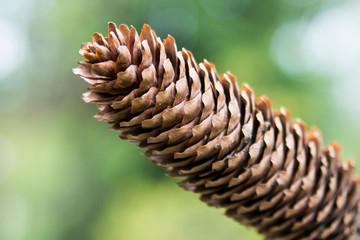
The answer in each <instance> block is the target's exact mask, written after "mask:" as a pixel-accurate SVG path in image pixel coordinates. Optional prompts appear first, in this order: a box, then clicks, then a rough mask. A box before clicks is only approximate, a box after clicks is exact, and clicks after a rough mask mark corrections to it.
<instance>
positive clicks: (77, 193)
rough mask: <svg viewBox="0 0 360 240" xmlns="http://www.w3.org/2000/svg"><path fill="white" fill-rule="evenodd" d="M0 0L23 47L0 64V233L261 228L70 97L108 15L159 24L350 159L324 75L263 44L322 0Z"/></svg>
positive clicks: (342, 120)
mask: <svg viewBox="0 0 360 240" xmlns="http://www.w3.org/2000/svg"><path fill="white" fill-rule="evenodd" d="M2 1H5V3H4V4H5V9H6V10H1V11H10V10H12V12H13V14H12V15H11V14H7V15H3V16H5V17H3V18H4V19H5V20H6V19H7V20H9V21H13V22H14V23H16V24H18V25H19V26H21V29H22V30H23V31H24V32H23V34H24V36H22V37H24V39H26V41H27V50H26V60H25V61H24V63H23V64H21V66H19V68H18V69H17V70H16V71H15V72H14V73H13V74H11V75H10V76H8V77H5V78H2V77H1V72H0V83H2V86H0V115H1V117H0V119H1V124H0V164H2V166H0V168H1V169H2V170H0V175H1V174H3V175H2V176H4V177H1V178H0V184H1V190H0V239H9V240H15V239H24V240H25V239H26V240H30V239H33V240H35V239H46V240H58V239H110V240H111V239H157V240H165V239H175V240H177V239H179V240H180V239H189V240H191V239H193V240H195V239H209V240H210V239H214V240H215V239H254V240H255V239H261V237H260V236H259V235H257V234H256V233H255V232H254V231H253V230H251V229H247V228H245V227H243V226H240V225H239V224H238V223H235V222H234V221H232V220H231V219H228V218H226V217H224V216H222V215H223V211H222V210H217V209H213V208H209V207H208V206H206V205H205V204H203V203H202V202H200V201H199V200H198V199H197V198H198V197H197V196H196V195H195V194H192V193H189V192H185V191H183V190H182V189H180V188H178V187H177V186H176V184H175V183H176V182H177V181H179V180H178V179H175V180H174V179H170V178H168V177H166V176H165V172H164V171H163V170H162V169H160V168H158V167H156V166H154V165H152V164H151V163H150V161H149V160H148V159H147V158H146V157H144V156H143V155H141V152H142V150H140V149H138V148H136V147H135V146H133V145H132V144H130V143H128V142H125V141H120V140H119V139H118V138H117V137H116V133H115V132H113V131H110V130H108V126H107V125H106V124H105V123H99V122H96V120H95V119H93V118H91V116H92V115H94V114H95V113H96V107H95V106H94V105H91V104H85V103H83V101H82V100H81V99H80V96H81V93H82V92H84V91H85V88H86V87H87V84H86V83H85V82H84V81H82V80H81V79H80V78H79V77H76V76H74V75H73V74H72V72H71V68H73V67H76V61H80V60H81V57H80V55H79V54H78V50H79V48H80V44H81V43H82V42H86V41H90V40H91V34H92V33H93V32H101V33H104V34H106V33H107V29H106V28H107V24H106V23H107V22H108V21H113V22H115V23H117V24H121V23H125V24H128V25H133V26H135V27H136V28H137V29H138V31H140V29H141V27H142V25H143V24H144V23H149V24H150V25H151V27H152V28H153V29H154V30H155V31H156V33H157V34H158V35H159V36H160V37H162V38H164V37H166V36H167V34H171V35H172V36H174V37H175V39H176V41H177V44H178V47H179V48H182V47H185V48H187V49H188V50H191V51H192V52H193V54H194V56H195V58H196V60H197V61H198V62H200V61H202V59H204V58H206V59H207V60H209V61H211V62H213V63H214V64H215V66H216V67H217V70H218V72H219V74H221V73H223V72H225V71H228V70H230V71H231V72H232V73H233V74H234V75H236V76H237V78H238V82H239V84H242V83H244V82H247V83H249V84H250V86H251V87H252V88H253V89H254V90H255V93H256V94H257V95H261V94H267V95H268V96H269V97H270V99H271V100H272V101H273V103H274V107H275V108H277V109H278V108H279V107H280V106H285V107H286V108H288V109H290V111H291V112H292V115H293V116H295V117H297V116H299V117H301V118H302V119H303V120H304V121H305V122H307V123H308V124H309V126H313V125H317V126H318V127H319V128H320V129H321V130H322V132H323V135H324V141H325V143H328V142H329V140H332V139H337V140H338V141H339V142H341V143H342V144H343V149H344V150H345V152H346V156H353V157H354V158H356V159H358V160H359V159H360V151H359V149H358V146H357V145H358V141H357V140H355V137H356V136H357V135H359V133H360V128H359V126H358V124H357V120H356V119H355V117H354V116H350V115H349V114H348V113H346V112H344V111H342V109H341V108H338V107H336V104H335V103H334V100H333V99H332V95H331V93H330V91H329V85H330V84H329V81H328V80H327V79H326V78H324V77H322V76H318V75H312V74H305V75H288V74H284V73H283V71H281V69H280V68H279V67H278V66H277V65H276V63H275V62H274V61H273V60H272V58H271V56H270V54H269V52H270V51H269V47H270V43H271V39H272V36H273V34H274V32H275V31H276V29H277V28H279V27H280V26H281V25H282V24H283V23H286V22H290V21H296V20H299V19H300V18H302V17H303V16H306V17H307V18H311V17H312V16H314V15H316V14H317V12H318V11H320V9H321V8H322V7H324V6H325V5H327V6H328V5H331V4H335V3H334V2H333V1H313V0H312V1H310V0H304V1H292V0H267V1H260V0H238V1H235V0H223V1H217V0H184V1H165V0H154V1H145V0H132V1H130V0H121V1H116V0H101V1H100V0H94V1H86V0H78V1H73V0H61V1H60V0H59V1H56V0H32V1H26V0H15V1H10V0H2ZM0 2H1V1H0ZM25 2H27V3H26V7H24V8H21V11H24V13H18V12H17V10H16V9H20V8H18V7H17V6H21V5H22V4H25ZM4 4H2V6H4ZM1 11H0V13H1ZM10 12H11V11H10ZM0 19H1V17H0ZM24 54H25V53H24ZM305 78H306V79H307V80H306V81H302V80H303V79H305ZM334 126H336V127H334ZM358 165H360V162H358Z"/></svg>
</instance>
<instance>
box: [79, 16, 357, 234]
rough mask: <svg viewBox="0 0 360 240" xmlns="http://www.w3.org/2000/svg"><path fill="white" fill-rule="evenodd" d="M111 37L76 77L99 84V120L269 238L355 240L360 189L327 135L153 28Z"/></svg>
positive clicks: (94, 90) (95, 95)
mask: <svg viewBox="0 0 360 240" xmlns="http://www.w3.org/2000/svg"><path fill="white" fill-rule="evenodd" d="M108 29H109V30H108V36H107V37H104V36H102V35H101V34H99V33H95V34H93V38H92V42H87V43H83V44H82V45H81V49H80V54H81V55H82V56H83V57H84V58H85V59H86V60H85V61H81V62H79V65H80V66H79V67H77V68H75V69H73V72H74V73H75V74H76V75H79V76H80V77H81V78H83V79H85V80H86V81H87V82H88V83H90V84H91V86H90V87H89V88H88V91H87V93H85V94H84V95H83V99H84V101H85V102H92V103H96V105H97V107H98V108H99V110H100V112H99V113H97V114H96V115H95V118H96V119H97V120H99V121H106V122H108V123H109V124H111V126H112V129H115V130H117V131H119V132H120V137H121V138H122V139H126V140H129V141H131V142H134V143H135V144H137V145H138V146H139V147H141V148H144V149H145V150H146V151H145V154H146V155H147V156H148V157H149V158H150V159H151V161H152V162H153V163H155V164H157V165H159V166H161V167H163V168H164V169H165V170H166V171H167V172H168V174H169V175H170V176H172V177H182V178H183V180H182V181H181V182H180V183H179V186H181V187H182V188H184V189H186V190H189V191H193V192H195V193H199V194H200V199H201V200H202V201H204V202H206V203H207V204H208V205H210V206H214V207H221V208H224V209H225V210H226V215H227V216H229V217H231V218H233V219H234V220H236V221H238V222H240V223H242V224H245V225H247V226H252V227H254V228H256V230H257V231H258V232H259V233H262V234H263V235H264V236H265V239H268V240H270V239H281V240H284V239H289V240H290V239H307V240H308V239H339V240H340V239H351V237H352V236H353V235H354V233H355V232H356V217H357V214H358V203H359V198H360V188H359V182H360V181H359V179H354V178H353V176H352V175H353V170H354V166H353V165H354V164H353V162H352V161H350V160H348V161H345V162H342V161H341V159H340V147H339V146H338V145H337V144H335V143H331V144H330V145H329V146H327V147H323V146H322V142H321V135H320V132H319V131H318V130H317V129H311V130H310V131H307V127H306V125H305V124H304V123H302V122H301V121H300V120H295V121H292V120H291V118H290V114H289V113H288V112H287V111H286V110H285V109H280V110H279V111H273V110H272V106H271V102H270V100H269V99H268V98H267V97H265V96H261V97H258V98H257V99H255V97H254V93H253V91H252V89H251V88H250V87H249V86H248V85H246V84H244V85H242V87H241V88H239V86H238V85H237V82H236V78H235V77H234V76H233V75H231V74H230V73H226V74H223V75H221V76H219V75H218V74H217V73H216V70H215V67H214V65H213V64H211V63H209V62H207V61H206V60H205V61H204V62H202V63H200V64H197V63H196V61H195V60H194V58H193V55H192V53H191V52H189V51H187V50H185V49H183V50H181V51H178V50H177V46H176V44H175V40H174V39H173V38H172V37H171V36H169V37H167V38H166V39H165V40H164V41H161V39H160V38H158V37H157V36H156V34H155V32H154V31H153V30H152V29H151V28H150V27H149V26H148V25H144V27H143V29H142V31H141V34H140V36H139V35H138V33H137V31H136V30H135V29H134V28H133V27H131V29H129V28H128V27H127V26H126V25H120V26H119V27H118V26H116V25H115V24H114V23H109V26H108Z"/></svg>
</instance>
